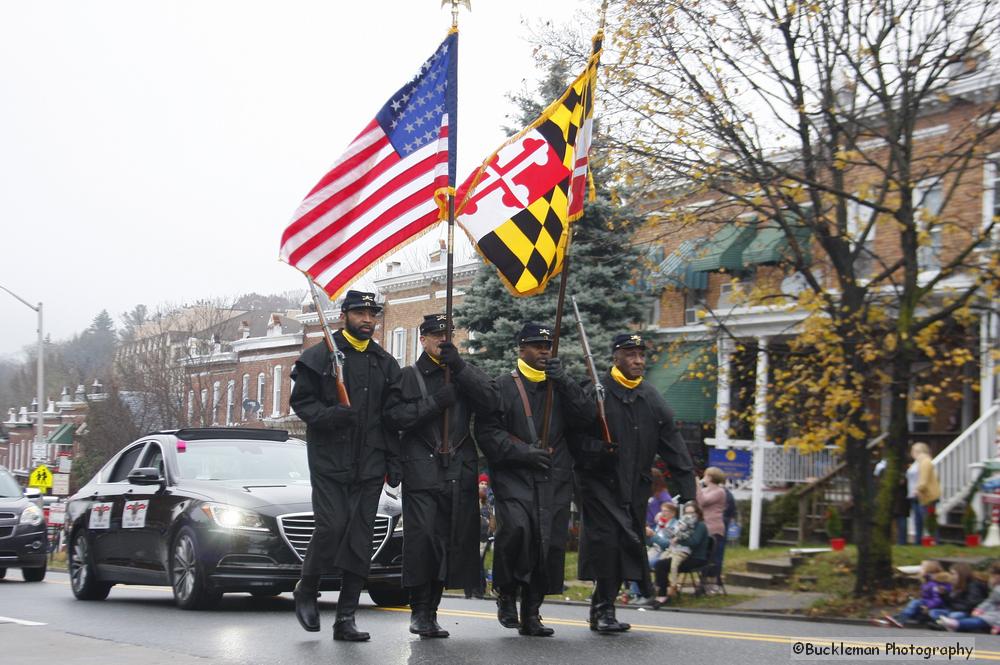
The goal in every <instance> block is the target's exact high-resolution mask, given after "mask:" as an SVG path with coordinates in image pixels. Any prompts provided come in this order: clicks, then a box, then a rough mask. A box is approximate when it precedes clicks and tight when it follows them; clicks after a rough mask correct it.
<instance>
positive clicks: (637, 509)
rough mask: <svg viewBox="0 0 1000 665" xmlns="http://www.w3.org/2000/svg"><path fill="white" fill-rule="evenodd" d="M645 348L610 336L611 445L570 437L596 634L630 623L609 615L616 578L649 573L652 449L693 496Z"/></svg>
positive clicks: (637, 339)
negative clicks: (648, 378)
mask: <svg viewBox="0 0 1000 665" xmlns="http://www.w3.org/2000/svg"><path fill="white" fill-rule="evenodd" d="M645 352H646V347H645V342H644V341H643V339H642V337H641V336H640V335H638V334H633V333H623V334H620V335H616V336H615V338H614V341H613V342H612V354H613V355H612V360H613V363H614V364H613V366H612V368H611V371H610V372H609V373H608V374H607V375H605V376H604V386H605V389H606V398H605V402H604V408H605V411H606V413H607V419H608V429H609V431H610V434H611V441H612V442H613V443H612V445H608V444H607V443H606V442H605V441H603V440H602V439H601V438H600V436H599V433H598V432H597V431H596V430H588V432H587V434H584V435H581V436H576V437H574V439H573V446H572V448H573V450H574V453H575V456H576V460H577V461H576V467H575V468H576V478H577V484H578V487H579V496H580V512H581V527H580V559H579V577H580V579H583V580H593V581H594V582H595V588H594V595H593V597H592V598H591V604H590V628H591V630H595V631H598V632H602V633H611V632H622V631H625V630H628V629H629V628H630V627H631V626H629V624H627V623H621V622H619V621H617V619H616V618H615V606H614V602H615V597H616V596H617V595H618V589H619V587H621V584H622V581H624V580H634V581H642V580H648V577H649V564H648V561H647V560H646V549H645V547H644V540H643V538H642V536H643V534H645V525H646V505H647V503H648V499H649V495H650V488H651V484H652V471H651V470H652V467H653V461H654V459H655V457H656V455H659V456H660V458H661V459H662V460H663V461H664V462H665V463H666V464H667V468H668V469H669V471H670V475H671V477H672V478H673V479H674V480H675V481H676V482H677V484H678V485H679V487H680V494H681V501H682V502H686V501H691V500H693V499H694V498H695V476H694V472H693V466H692V463H691V456H690V454H689V453H688V450H687V446H685V445H684V440H683V439H682V438H681V436H680V433H679V432H678V431H677V428H676V426H675V424H674V417H673V413H672V412H671V410H670V407H669V406H667V403H666V401H665V400H664V399H663V396H662V395H660V393H659V392H657V390H656V388H655V387H653V386H652V385H650V384H649V383H644V382H643V380H642V378H643V375H644V374H645V369H646V353H645ZM650 602H652V599H650Z"/></svg>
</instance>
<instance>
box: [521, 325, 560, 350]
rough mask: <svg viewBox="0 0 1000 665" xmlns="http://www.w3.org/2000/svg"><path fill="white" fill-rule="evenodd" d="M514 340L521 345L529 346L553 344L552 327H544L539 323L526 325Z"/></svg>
mask: <svg viewBox="0 0 1000 665" xmlns="http://www.w3.org/2000/svg"><path fill="white" fill-rule="evenodd" d="M514 339H515V340H516V341H517V343H518V344H519V345H520V344H529V343H531V342H548V343H549V344H551V343H552V326H543V325H541V324H538V323H525V324H524V326H523V327H522V328H521V330H520V332H518V333H517V335H516V336H515V337H514Z"/></svg>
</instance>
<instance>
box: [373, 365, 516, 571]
mask: <svg viewBox="0 0 1000 665" xmlns="http://www.w3.org/2000/svg"><path fill="white" fill-rule="evenodd" d="M417 372H419V373H420V376H421V377H422V378H423V381H424V387H425V388H426V393H427V394H426V396H424V394H423V392H422V391H421V389H420V383H419V381H418V380H417ZM452 382H453V383H454V384H455V388H456V391H457V393H458V401H457V402H456V403H455V404H453V405H452V406H451V407H450V408H449V409H448V441H449V448H450V449H451V450H452V455H451V457H450V459H449V462H448V464H447V466H445V465H444V464H442V463H441V456H440V455H439V454H438V451H439V450H440V448H441V440H442V439H441V437H442V423H443V409H442V408H441V407H440V406H439V405H438V404H437V402H436V401H435V400H434V397H433V396H434V393H435V392H437V391H438V390H439V389H440V388H442V387H443V386H444V369H443V368H442V367H441V366H440V365H438V364H437V363H436V362H434V361H433V360H431V359H430V357H428V355H427V354H426V353H422V354H421V355H420V357H419V358H417V362H416V363H415V364H414V365H412V366H410V367H406V368H404V369H403V379H402V384H401V389H400V392H399V395H398V399H395V401H394V402H393V403H391V404H389V405H387V407H386V412H385V413H386V418H387V420H388V422H389V424H390V426H392V427H394V428H396V429H399V430H400V449H401V453H400V454H401V459H402V467H403V529H404V530H403V585H404V586H407V587H414V586H420V585H423V584H426V583H428V582H431V581H438V582H444V584H445V586H447V587H448V588H472V587H476V586H478V585H479V483H478V476H479V472H478V465H479V455H478V453H477V451H476V444H475V441H473V439H472V434H471V432H470V422H471V419H472V415H473V414H474V413H475V412H476V411H488V410H490V409H492V408H494V406H495V405H496V404H497V403H498V402H499V399H500V394H499V392H498V391H497V387H496V383H495V382H494V381H493V380H492V379H491V378H490V377H488V376H487V375H486V374H484V373H483V372H482V370H480V369H479V368H477V367H475V366H473V365H472V364H466V365H465V367H464V369H462V371H461V372H459V373H458V374H453V375H452Z"/></svg>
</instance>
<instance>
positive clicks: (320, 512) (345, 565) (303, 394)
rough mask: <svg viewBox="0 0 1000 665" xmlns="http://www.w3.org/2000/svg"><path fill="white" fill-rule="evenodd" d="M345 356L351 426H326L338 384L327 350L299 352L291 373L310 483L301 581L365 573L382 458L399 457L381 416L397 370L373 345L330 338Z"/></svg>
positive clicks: (394, 439) (382, 475)
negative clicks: (310, 516)
mask: <svg viewBox="0 0 1000 665" xmlns="http://www.w3.org/2000/svg"><path fill="white" fill-rule="evenodd" d="M333 338H334V341H335V343H336V344H337V348H339V349H340V350H341V352H343V354H344V380H345V383H346V384H347V392H348V396H349V397H350V399H351V407H352V408H353V409H355V410H356V411H357V412H358V414H359V416H358V424H357V425H356V426H353V427H338V426H335V425H333V424H332V423H331V422H330V420H329V419H330V415H331V412H330V410H331V408H332V407H334V406H336V405H337V403H338V400H337V385H336V380H335V375H334V372H333V365H332V363H331V361H330V351H329V350H328V349H327V347H326V344H317V345H316V346H313V347H311V348H309V349H307V350H306V351H304V352H303V353H302V355H301V356H300V357H299V359H298V360H297V361H296V363H295V366H294V367H293V368H292V380H293V381H295V386H294V387H293V388H292V396H291V400H290V403H291V407H292V409H293V410H294V411H295V415H297V416H298V417H299V418H301V419H302V421H303V422H305V423H306V443H307V444H308V445H307V450H308V456H309V477H310V481H311V482H312V503H313V513H314V516H315V520H316V529H315V531H314V532H313V537H312V540H311V541H310V544H309V549H308V550H307V552H306V558H305V561H304V562H303V565H302V571H303V574H305V575H321V574H333V573H336V572H338V571H341V570H346V571H349V572H352V573H355V574H357V575H361V576H362V577H366V576H367V575H368V570H369V567H370V565H371V555H372V532H373V529H374V526H375V515H376V511H377V509H378V502H379V498H380V496H381V490H382V484H383V481H384V478H385V475H386V473H387V470H388V467H387V460H388V459H390V458H392V457H394V456H397V455H398V454H399V437H398V434H397V432H396V431H395V430H393V429H392V428H391V427H389V426H388V424H387V423H386V421H385V419H384V418H383V415H382V410H383V407H384V406H385V405H386V403H388V402H389V401H390V398H391V397H393V396H394V395H396V394H398V392H399V384H400V370H399V364H398V363H397V362H396V360H395V359H394V358H393V357H392V356H390V355H389V354H388V353H386V352H385V350H383V349H382V347H380V346H379V345H378V344H377V343H375V342H374V341H370V342H369V343H368V347H367V349H366V350H365V351H364V352H359V351H356V350H355V349H354V348H353V347H352V346H351V345H350V344H348V343H347V341H346V340H345V339H344V337H343V335H342V334H341V332H340V331H339V330H338V331H337V332H335V333H334V334H333Z"/></svg>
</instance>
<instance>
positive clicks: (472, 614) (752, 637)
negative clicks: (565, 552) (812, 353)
mask: <svg viewBox="0 0 1000 665" xmlns="http://www.w3.org/2000/svg"><path fill="white" fill-rule="evenodd" d="M45 582H46V583H47V584H61V585H63V586H69V582H61V581H56V580H45ZM125 588H128V589H142V590H145V591H170V587H164V586H143V585H133V584H129V585H126V586H125ZM372 609H376V610H381V611H383V612H403V613H407V614H409V612H410V609H409V608H408V607H374V608H372ZM438 615H439V616H449V617H457V618H464V619H487V620H493V621H495V620H496V613H495V612H480V611H478V610H446V609H438ZM545 623H548V624H552V625H554V626H571V627H574V628H589V627H590V625H589V623H588V622H586V621H581V620H578V619H555V618H548V619H545ZM632 630H633V631H634V632H637V633H659V634H666V635H688V636H690V637H713V638H717V639H724V640H742V641H745V642H770V643H773V644H792V643H793V642H810V643H812V644H827V643H829V642H830V641H831V640H837V641H841V640H840V639H839V638H836V637H806V636H798V635H773V634H768V633H744V632H739V631H733V630H709V629H704V628H676V627H672V626H652V625H648V624H635V623H633V624H632ZM970 636H971V635H970ZM900 637H902V638H904V639H905V636H904V635H900ZM916 639H946V638H945V636H944V634H942V636H941V638H929V637H923V636H921V637H920V638H916ZM900 641H902V640H900ZM844 644H849V645H851V646H882V645H883V644H884V642H867V641H844ZM976 658H977V659H983V660H997V661H1000V651H985V650H983V649H980V648H978V647H977V648H976Z"/></svg>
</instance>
